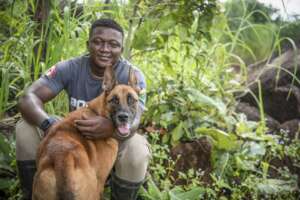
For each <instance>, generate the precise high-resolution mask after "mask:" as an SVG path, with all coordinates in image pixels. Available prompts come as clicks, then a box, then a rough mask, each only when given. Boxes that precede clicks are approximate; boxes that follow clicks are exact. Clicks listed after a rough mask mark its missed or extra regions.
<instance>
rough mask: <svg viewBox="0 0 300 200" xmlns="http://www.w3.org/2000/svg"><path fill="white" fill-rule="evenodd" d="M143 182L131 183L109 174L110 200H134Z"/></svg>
mask: <svg viewBox="0 0 300 200" xmlns="http://www.w3.org/2000/svg"><path fill="white" fill-rule="evenodd" d="M143 183H144V181H141V182H138V183H133V182H129V181H126V180H123V179H120V178H119V177H117V176H116V175H115V174H114V173H112V174H111V182H110V185H111V200H136V199H137V195H138V191H139V189H140V186H141V185H142V184H143Z"/></svg>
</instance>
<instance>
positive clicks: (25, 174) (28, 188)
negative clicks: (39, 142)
mask: <svg viewBox="0 0 300 200" xmlns="http://www.w3.org/2000/svg"><path fill="white" fill-rule="evenodd" d="M17 167H18V175H19V179H20V184H21V189H22V192H23V200H31V195H32V185H33V176H34V174H35V172H36V165H35V160H22V161H20V160H19V161H17Z"/></svg>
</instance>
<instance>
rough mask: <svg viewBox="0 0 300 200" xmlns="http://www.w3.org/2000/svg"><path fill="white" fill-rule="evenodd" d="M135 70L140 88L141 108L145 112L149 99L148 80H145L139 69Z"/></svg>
mask: <svg viewBox="0 0 300 200" xmlns="http://www.w3.org/2000/svg"><path fill="white" fill-rule="evenodd" d="M134 70H135V71H134V73H135V76H136V78H137V82H138V86H139V88H140V93H139V103H140V106H141V108H142V109H143V110H145V109H146V99H147V96H146V80H145V77H144V74H143V73H142V72H141V71H140V70H139V69H136V68H135V69H134Z"/></svg>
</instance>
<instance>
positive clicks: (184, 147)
mask: <svg viewBox="0 0 300 200" xmlns="http://www.w3.org/2000/svg"><path fill="white" fill-rule="evenodd" d="M211 151H212V144H211V142H210V141H209V140H208V139H207V138H206V137H202V138H199V139H197V140H194V141H190V142H182V143H180V144H178V145H177V146H175V147H174V148H172V149H171V153H170V154H171V157H172V159H173V160H174V161H177V162H176V164H175V167H174V172H173V173H172V176H173V178H174V184H177V185H183V184H186V182H187V181H186V180H184V179H181V178H179V172H183V173H187V172H188V170H189V169H194V170H196V171H199V169H200V170H201V171H203V172H204V175H203V176H202V177H201V181H203V182H204V183H210V176H209V173H210V172H211V170H212V165H211V162H210V158H211Z"/></svg>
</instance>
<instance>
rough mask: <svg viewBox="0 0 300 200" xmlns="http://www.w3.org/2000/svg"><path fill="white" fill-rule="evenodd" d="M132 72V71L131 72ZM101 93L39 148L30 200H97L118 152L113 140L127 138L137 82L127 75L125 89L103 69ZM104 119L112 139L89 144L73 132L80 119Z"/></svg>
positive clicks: (53, 130)
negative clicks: (108, 122)
mask: <svg viewBox="0 0 300 200" xmlns="http://www.w3.org/2000/svg"><path fill="white" fill-rule="evenodd" d="M130 71H132V70H130ZM102 88H103V90H104V92H103V93H102V94H101V95H100V96H98V97H97V98H95V99H93V100H92V101H90V102H88V103H87V106H86V107H83V108H80V109H78V110H76V111H73V112H71V113H69V114H68V115H67V116H66V117H65V118H64V119H63V120H62V121H60V122H57V123H56V124H54V125H53V126H52V127H51V128H50V130H49V133H48V134H47V136H46V137H45V138H44V139H43V140H42V142H41V143H40V146H39V149H38V153H37V172H36V174H35V177H34V182H33V194H32V199H33V200H97V199H100V198H101V194H102V193H103V190H104V185H105V181H106V179H107V177H108V175H109V173H110V171H111V169H112V167H113V165H114V162H115V160H116V157H117V153H118V140H117V139H116V138H120V137H121V138H125V137H129V134H130V126H131V125H132V123H133V121H134V118H135V115H136V113H137V109H138V93H139V88H138V86H137V79H136V77H135V76H134V73H132V72H131V73H130V76H129V84H128V85H117V83H116V80H115V78H114V73H113V70H112V67H107V68H106V70H105V73H104V80H103V84H102ZM82 115H85V116H98V115H99V116H103V117H107V118H110V119H111V120H112V121H113V124H114V126H115V129H116V131H114V132H115V133H116V135H117V136H116V137H113V136H112V137H109V138H107V139H95V140H89V139H86V138H84V137H83V136H82V135H81V134H80V132H79V131H78V130H77V129H76V126H75V122H74V121H75V120H77V119H81V116H82Z"/></svg>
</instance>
